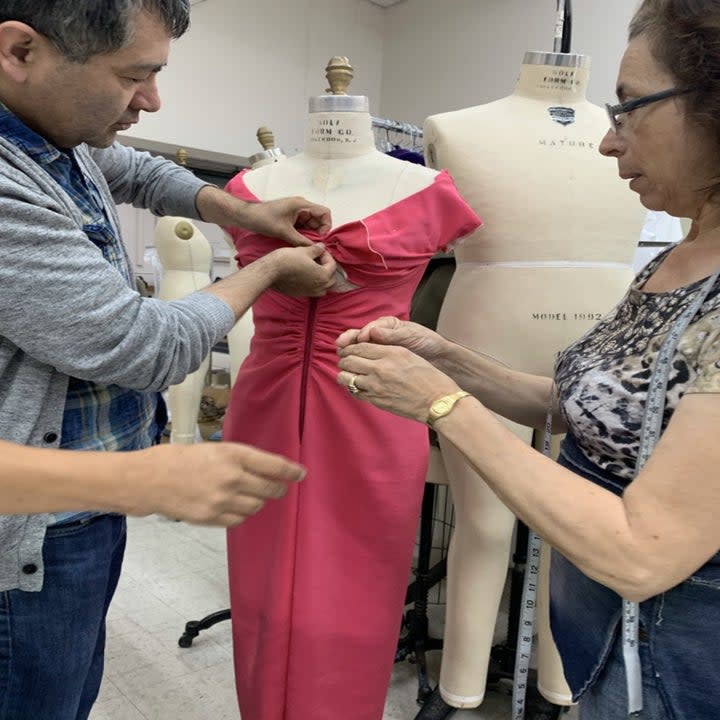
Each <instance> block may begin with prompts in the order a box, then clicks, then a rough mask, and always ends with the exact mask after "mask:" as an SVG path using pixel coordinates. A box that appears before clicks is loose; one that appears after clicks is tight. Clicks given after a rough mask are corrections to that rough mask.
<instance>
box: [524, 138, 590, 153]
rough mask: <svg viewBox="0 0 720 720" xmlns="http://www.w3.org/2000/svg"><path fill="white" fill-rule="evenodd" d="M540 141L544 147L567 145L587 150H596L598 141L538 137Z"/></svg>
mask: <svg viewBox="0 0 720 720" xmlns="http://www.w3.org/2000/svg"><path fill="white" fill-rule="evenodd" d="M538 143H540V145H543V146H544V147H567V148H583V149H585V150H592V151H593V152H595V149H596V148H597V143H595V142H590V141H589V140H568V139H567V138H564V139H561V140H543V138H539V139H538Z"/></svg>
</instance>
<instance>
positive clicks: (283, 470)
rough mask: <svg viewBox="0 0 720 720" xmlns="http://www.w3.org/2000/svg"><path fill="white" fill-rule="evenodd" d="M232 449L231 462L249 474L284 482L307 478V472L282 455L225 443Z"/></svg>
mask: <svg viewBox="0 0 720 720" xmlns="http://www.w3.org/2000/svg"><path fill="white" fill-rule="evenodd" d="M223 446H225V447H228V448H230V449H231V450H230V453H231V460H233V461H234V462H236V463H237V464H238V467H242V468H244V469H245V470H246V471H247V472H249V473H252V474H254V475H259V476H261V477H263V478H267V479H276V480H279V481H284V482H299V481H300V480H302V479H303V478H304V477H305V473H306V470H305V468H304V467H303V466H302V465H298V464H297V463H294V462H292V461H290V460H288V459H286V458H284V457H282V455H275V454H273V453H269V452H265V451H264V450H258V449H257V448H254V447H251V446H249V445H242V444H239V443H229V442H228V443H223Z"/></svg>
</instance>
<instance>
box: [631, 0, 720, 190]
mask: <svg viewBox="0 0 720 720" xmlns="http://www.w3.org/2000/svg"><path fill="white" fill-rule="evenodd" d="M639 35H642V36H644V37H646V38H647V40H648V43H649V46H650V51H651V53H652V55H653V57H654V58H655V60H657V62H658V63H660V65H661V66H662V67H663V68H664V69H665V70H666V71H667V72H668V73H670V74H671V75H672V76H673V77H674V78H675V80H676V85H677V86H678V87H683V88H688V89H689V90H691V91H692V92H690V93H688V94H687V95H685V96H684V97H683V98H682V100H683V102H684V103H685V108H686V113H687V117H688V119H689V120H690V121H691V122H694V123H695V124H696V125H697V126H698V127H700V128H702V129H703V130H704V131H705V132H707V133H708V135H709V136H710V138H711V139H712V141H713V142H714V143H715V147H716V148H717V150H718V156H719V157H720V0H643V2H642V3H641V4H640V7H639V8H638V10H637V11H636V13H635V16H634V17H633V19H632V20H631V21H630V28H629V39H630V40H633V39H634V38H636V37H638V36H639ZM719 165H720V161H719ZM709 189H710V190H711V191H712V195H713V196H718V195H720V169H719V171H718V176H717V177H716V179H715V185H714V186H713V187H711V188H709Z"/></svg>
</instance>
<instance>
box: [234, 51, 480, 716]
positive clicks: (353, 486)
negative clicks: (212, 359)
mask: <svg viewBox="0 0 720 720" xmlns="http://www.w3.org/2000/svg"><path fill="white" fill-rule="evenodd" d="M351 70H352V69H351V68H350V66H349V65H348V62H347V58H333V60H332V61H331V64H330V67H329V68H328V79H329V81H330V86H331V88H332V92H333V94H332V95H323V96H319V97H313V98H311V99H310V117H309V123H308V130H307V134H306V142H305V147H304V152H303V153H301V154H299V155H296V156H294V157H291V158H288V159H286V160H283V161H282V162H278V163H272V164H268V165H264V166H262V167H258V168H256V169H253V170H250V171H248V172H244V173H241V174H240V175H238V176H236V177H235V178H233V180H232V181H231V182H230V183H229V185H228V190H229V191H230V192H232V193H234V194H236V195H237V196H239V197H242V198H243V199H246V200H252V199H261V200H271V199H274V198H279V197H285V196H288V195H302V196H303V197H305V198H307V199H308V200H311V201H314V202H319V203H321V204H324V205H326V206H328V207H329V208H330V209H331V211H332V217H333V222H334V227H333V229H332V230H331V231H330V233H328V235H327V236H324V237H323V238H322V240H323V243H324V244H325V246H326V248H327V249H328V251H329V252H330V253H331V254H332V255H333V256H334V257H335V259H336V261H337V262H338V263H339V265H340V266H341V267H342V268H343V271H342V272H341V273H340V275H341V277H340V279H339V280H338V282H337V283H336V285H335V286H334V288H333V292H330V293H328V295H326V296H325V297H322V298H287V297H285V296H280V295H279V294H277V293H273V292H272V291H267V292H266V293H263V295H262V296H261V297H260V298H258V300H257V301H256V303H255V305H254V308H253V315H254V322H255V335H254V337H253V342H252V346H251V350H250V354H249V356H248V357H247V359H246V360H245V362H244V363H243V365H242V367H241V368H240V371H239V373H238V376H237V378H236V381H235V385H234V387H233V390H232V394H231V398H230V404H229V407H228V412H227V414H226V417H225V424H224V432H223V437H224V439H226V440H232V441H239V442H245V443H250V444H252V445H254V446H256V447H260V448H263V449H266V450H268V451H271V452H279V453H282V454H284V455H285V456H287V457H290V458H295V459H297V460H298V461H299V462H302V463H303V464H304V465H305V467H307V469H308V474H307V477H306V478H305V480H304V481H303V482H302V483H300V484H299V485H298V486H293V487H291V488H290V489H289V491H288V494H287V495H286V496H285V497H284V498H282V500H280V501H278V502H275V503H272V504H271V505H269V506H267V507H266V508H265V509H264V511H263V512H262V513H260V514H258V515H257V516H255V517H253V518H251V519H250V521H249V522H245V523H243V525H242V526H240V527H238V528H236V529H234V530H232V531H230V532H229V533H228V561H229V569H230V596H231V607H232V620H233V639H234V654H235V672H236V681H237V689H238V698H239V702H240V712H241V714H242V717H243V718H244V720H334V718H338V717H342V718H343V719H344V720H377V719H378V718H380V717H381V716H382V713H383V706H384V703H385V698H386V694H387V686H388V681H389V678H390V674H391V671H392V665H393V660H394V656H395V650H396V648H397V642H398V636H399V629H400V622H401V618H402V610H403V605H404V596H405V591H406V582H407V577H408V570H409V568H410V562H411V555H412V547H413V541H414V539H415V531H416V529H417V522H418V516H419V513H420V502H421V498H422V493H423V488H424V480H425V473H426V469H427V449H428V448H427V445H428V443H427V429H426V428H424V427H423V426H422V425H419V424H418V423H414V422H412V421H407V420H406V419H403V418H398V417H396V416H391V414H390V413H384V412H382V411H377V408H373V407H371V406H369V404H367V403H363V402H357V400H355V399H354V398H353V396H352V395H351V394H350V393H349V392H348V391H347V388H344V387H341V386H340V385H338V384H337V380H336V377H337V353H336V349H335V339H336V338H337V336H338V335H339V334H340V332H342V331H343V330H345V329H347V328H348V327H362V326H363V325H364V324H365V323H366V322H368V321H370V320H372V319H375V318H376V317H378V315H383V314H387V312H388V311H394V312H391V314H395V313H399V314H400V315H402V316H404V317H407V316H408V311H409V307H410V300H411V298H412V294H413V292H414V290H415V288H416V287H417V284H418V282H419V281H420V278H421V277H422V274H423V272H424V270H425V268H426V266H427V264H428V262H429V260H430V258H431V257H432V256H433V255H434V254H435V253H436V252H437V251H438V250H439V249H444V248H445V247H447V245H448V244H449V243H450V242H452V241H454V240H456V239H458V238H459V237H462V236H464V235H467V234H468V233H469V232H471V230H473V229H474V228H475V227H477V225H478V223H479V221H478V219H477V217H476V216H475V214H474V213H473V212H472V211H471V210H470V208H469V207H468V206H467V204H466V203H465V202H464V200H462V198H461V197H460V196H459V194H458V193H457V190H456V189H455V186H454V184H453V183H452V181H451V179H450V178H449V176H448V175H447V173H438V172H437V171H435V170H431V169H429V168H426V167H423V166H420V165H414V164H411V163H408V162H404V161H402V160H398V159H395V158H391V157H388V156H386V155H384V154H382V153H380V152H378V151H377V150H376V149H375V139H374V135H373V131H372V120H371V116H370V114H369V112H368V99H367V98H366V97H361V96H349V95H346V94H344V91H345V88H346V87H347V83H348V82H349V79H350V77H351ZM231 234H232V236H233V238H234V239H235V246H236V248H237V251H238V253H237V258H238V261H239V262H241V263H243V262H250V261H252V260H253V259H254V258H255V257H258V256H260V255H261V254H263V253H265V252H268V251H269V250H270V249H272V248H273V247H275V245H274V244H273V242H274V241H271V239H269V238H263V237H262V236H257V235H253V234H252V233H248V232H247V231H242V230H238V229H233V230H231ZM309 236H310V237H312V238H313V239H320V238H318V237H317V236H314V235H312V233H309ZM375 411H377V412H375ZM248 548H252V552H248V550H247V549H248Z"/></svg>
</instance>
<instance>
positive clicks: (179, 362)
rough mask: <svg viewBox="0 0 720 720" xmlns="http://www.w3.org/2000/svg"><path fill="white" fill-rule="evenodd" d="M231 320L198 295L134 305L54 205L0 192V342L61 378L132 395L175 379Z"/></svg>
mask: <svg viewBox="0 0 720 720" xmlns="http://www.w3.org/2000/svg"><path fill="white" fill-rule="evenodd" d="M234 322H235V318H234V315H233V313H232V311H231V309H230V308H229V307H228V306H227V305H226V304H225V303H224V302H222V301H221V300H219V299H217V298H215V297H213V296H212V295H208V294H207V293H193V294H192V295H190V296H188V297H186V298H183V299H181V300H177V301H173V302H170V303H166V302H163V301H160V300H156V299H152V298H142V297H141V296H140V295H139V294H138V293H137V292H135V291H134V290H132V289H131V288H129V287H128V286H127V285H126V283H125V281H124V280H123V278H122V276H121V275H120V274H119V273H118V272H117V271H116V270H115V269H114V268H112V267H111V266H110V265H109V264H108V263H107V262H106V261H105V259H104V258H103V256H102V253H101V252H100V250H99V249H98V248H97V247H95V245H94V244H93V243H92V242H91V241H90V240H89V239H88V238H87V236H86V235H85V234H84V233H83V232H82V230H81V229H80V227H78V219H77V218H73V217H72V212H71V211H69V210H68V208H65V207H64V206H63V205H62V203H60V202H58V201H57V200H54V199H53V198H51V197H48V196H47V195H43V194H42V193H40V192H38V191H37V190H36V189H34V188H29V187H27V186H23V185H21V184H19V183H10V182H8V181H7V180H4V181H3V187H1V188H0V335H3V336H4V337H5V338H7V339H8V340H9V341H10V342H12V343H13V344H14V345H15V346H17V347H18V348H19V349H21V350H23V351H24V352H25V353H27V354H28V355H30V356H31V357H33V358H34V359H35V360H36V361H38V362H41V363H45V364H47V365H52V366H53V367H55V368H57V369H58V370H59V371H61V372H63V373H66V374H67V375H70V376H74V377H78V378H82V379H85V380H91V381H94V382H98V383H104V384H118V385H121V386H123V387H126V388H131V389H136V390H157V389H162V388H164V387H167V386H168V385H172V384H176V383H179V382H181V381H182V380H183V379H184V377H185V376H186V375H187V374H188V373H189V372H192V371H194V370H195V369H196V368H197V367H198V366H199V365H200V363H201V362H202V360H203V358H204V357H205V356H206V355H207V354H208V353H209V352H210V350H211V349H212V346H213V345H214V344H215V343H216V342H217V341H218V339H220V338H221V337H222V336H223V335H224V334H225V333H226V332H227V331H229V330H230V328H231V327H232V326H233V324H234Z"/></svg>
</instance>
